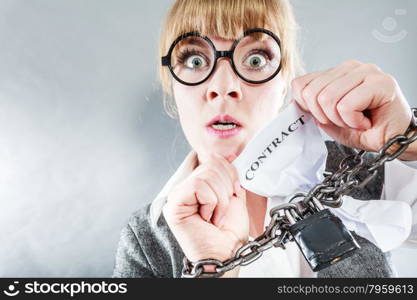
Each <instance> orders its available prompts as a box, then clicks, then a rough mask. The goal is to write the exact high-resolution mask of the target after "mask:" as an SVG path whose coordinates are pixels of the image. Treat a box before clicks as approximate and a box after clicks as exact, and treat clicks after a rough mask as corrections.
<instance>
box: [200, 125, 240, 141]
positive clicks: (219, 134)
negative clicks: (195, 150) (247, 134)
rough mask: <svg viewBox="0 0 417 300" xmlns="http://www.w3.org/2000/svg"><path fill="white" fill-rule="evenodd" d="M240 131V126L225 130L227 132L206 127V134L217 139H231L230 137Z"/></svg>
mask: <svg viewBox="0 0 417 300" xmlns="http://www.w3.org/2000/svg"><path fill="white" fill-rule="evenodd" d="M241 130H242V127H241V126H238V127H235V128H232V129H227V130H218V129H214V128H213V127H211V126H207V131H208V133H210V134H211V135H213V136H216V137H219V138H228V137H231V136H235V135H237V134H238V133H239V132H240V131H241Z"/></svg>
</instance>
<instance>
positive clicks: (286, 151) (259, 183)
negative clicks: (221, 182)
mask: <svg viewBox="0 0 417 300" xmlns="http://www.w3.org/2000/svg"><path fill="white" fill-rule="evenodd" d="M326 158H327V148H326V145H325V143H324V140H323V138H322V136H321V133H320V131H319V128H318V127H317V125H316V124H315V122H314V119H313V117H312V116H311V114H309V113H307V112H304V111H302V110H301V109H300V108H299V106H298V104H297V103H296V102H292V103H290V104H289V105H288V106H287V107H286V108H285V110H284V111H282V112H280V113H279V114H278V115H277V117H276V118H275V119H273V120H272V121H271V122H269V123H268V124H267V125H266V126H265V127H264V128H263V129H262V130H260V131H259V132H258V133H257V134H256V135H255V136H254V137H253V138H252V139H251V141H250V142H249V143H248V144H247V145H246V147H245V149H244V150H243V151H242V153H241V154H240V155H239V156H238V157H237V158H236V159H235V160H234V161H233V165H234V166H235V167H236V169H237V171H238V173H239V179H240V183H241V185H242V186H243V187H244V188H245V189H247V190H250V191H252V192H254V193H256V194H258V195H262V196H265V197H272V196H288V195H291V194H293V193H294V192H296V191H307V190H308V189H310V188H311V187H313V186H314V185H315V184H317V183H319V182H321V181H322V180H323V171H324V169H325V165H326Z"/></svg>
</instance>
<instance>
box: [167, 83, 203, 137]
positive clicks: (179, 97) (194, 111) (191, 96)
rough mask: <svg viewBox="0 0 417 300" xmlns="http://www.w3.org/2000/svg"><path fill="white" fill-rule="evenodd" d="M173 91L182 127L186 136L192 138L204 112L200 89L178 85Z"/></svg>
mask: <svg viewBox="0 0 417 300" xmlns="http://www.w3.org/2000/svg"><path fill="white" fill-rule="evenodd" d="M173 91H174V99H175V103H176V106H177V110H178V115H179V120H180V123H181V126H182V128H183V131H184V133H185V135H186V136H187V137H189V138H191V135H192V132H193V131H194V130H195V128H196V127H197V126H195V124H196V122H197V121H198V118H199V116H200V115H201V112H202V103H203V101H201V93H200V89H198V88H196V87H189V86H184V85H180V84H178V85H174V89H173Z"/></svg>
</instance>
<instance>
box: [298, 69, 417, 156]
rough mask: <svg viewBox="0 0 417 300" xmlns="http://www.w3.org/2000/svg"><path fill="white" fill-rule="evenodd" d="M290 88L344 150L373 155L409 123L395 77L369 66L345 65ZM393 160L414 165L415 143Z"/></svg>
mask: <svg viewBox="0 0 417 300" xmlns="http://www.w3.org/2000/svg"><path fill="white" fill-rule="evenodd" d="M291 85H292V91H293V97H294V98H295V100H296V101H297V102H298V103H299V104H300V106H301V107H302V108H303V109H304V110H306V111H309V112H311V113H312V115H313V117H314V118H315V119H316V122H317V124H318V125H319V126H320V127H321V128H322V129H323V130H324V131H325V132H326V133H327V134H328V135H329V136H331V137H332V138H334V139H335V140H337V141H338V142H340V143H342V144H344V145H347V146H349V147H353V148H359V149H363V150H366V151H378V150H379V149H380V148H381V147H382V146H383V145H384V144H385V143H386V142H387V141H388V140H389V139H390V138H392V137H394V136H396V135H399V134H404V132H405V131H406V129H407V127H408V126H409V124H410V120H411V111H410V106H409V105H408V103H407V101H406V99H405V97H404V95H403V94H402V92H401V89H400V87H399V86H398V84H397V82H396V80H395V78H393V77H392V76H391V75H389V74H386V73H383V72H382V71H381V70H380V69H379V68H378V67H377V66H375V65H372V64H364V63H361V62H357V61H347V62H345V63H343V64H341V65H339V66H336V67H334V68H331V69H329V70H324V71H320V72H314V73H309V74H306V75H304V76H301V77H298V78H296V79H294V80H293V81H292V84H291ZM399 158H400V159H405V160H417V143H413V144H411V145H410V146H409V147H408V148H407V150H406V151H405V152H404V153H403V154H402V155H401V156H400V157H399Z"/></svg>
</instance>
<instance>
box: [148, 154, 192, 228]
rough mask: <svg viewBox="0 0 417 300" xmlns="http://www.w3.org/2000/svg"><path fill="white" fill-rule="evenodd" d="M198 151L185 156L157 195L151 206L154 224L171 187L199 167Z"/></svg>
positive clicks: (151, 216)
mask: <svg viewBox="0 0 417 300" xmlns="http://www.w3.org/2000/svg"><path fill="white" fill-rule="evenodd" d="M197 163H198V160H197V152H195V151H194V150H191V151H190V152H189V153H188V154H187V156H186V157H185V159H184V161H183V162H182V163H181V165H180V166H179V167H178V169H177V170H176V171H175V173H174V174H173V175H172V176H171V178H170V179H169V180H168V182H167V183H166V184H165V185H164V187H163V188H162V190H161V191H160V192H159V194H158V195H157V196H156V197H155V199H154V200H153V202H152V204H151V207H150V218H151V223H152V225H153V226H155V225H156V223H157V221H158V219H159V217H160V215H161V212H162V208H163V206H164V204H165V202H166V200H167V196H168V194H169V192H170V191H171V189H172V188H173V187H174V186H175V185H176V184H178V183H179V182H181V181H182V180H184V179H185V178H186V177H187V176H188V175H189V174H191V172H192V171H193V170H194V169H195V168H196V167H197Z"/></svg>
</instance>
